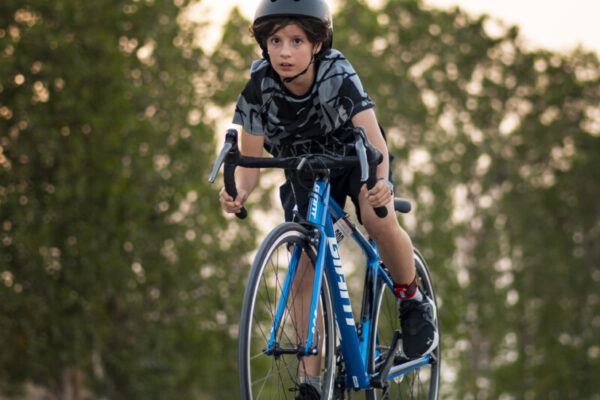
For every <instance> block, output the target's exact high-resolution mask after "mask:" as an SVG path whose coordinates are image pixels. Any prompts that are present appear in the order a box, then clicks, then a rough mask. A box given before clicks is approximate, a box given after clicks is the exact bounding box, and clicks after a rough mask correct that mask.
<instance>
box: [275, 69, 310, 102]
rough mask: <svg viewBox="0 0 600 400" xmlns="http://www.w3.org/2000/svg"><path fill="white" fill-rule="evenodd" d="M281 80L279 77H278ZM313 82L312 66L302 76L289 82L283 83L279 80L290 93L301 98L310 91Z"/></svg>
mask: <svg viewBox="0 0 600 400" xmlns="http://www.w3.org/2000/svg"><path fill="white" fill-rule="evenodd" d="M280 79H281V77H280ZM314 81H315V68H314V65H312V66H311V68H310V69H309V70H308V71H307V72H306V73H305V74H303V75H301V76H299V77H297V78H296V79H294V80H293V81H291V82H285V81H284V80H283V79H281V82H282V83H283V85H284V86H285V87H286V88H287V90H289V91H290V92H292V94H294V95H295V96H303V95H305V94H306V93H308V92H309V91H310V88H311V87H312V85H313V83H314Z"/></svg>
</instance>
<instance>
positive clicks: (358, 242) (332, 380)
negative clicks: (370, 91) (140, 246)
mask: <svg viewBox="0 0 600 400" xmlns="http://www.w3.org/2000/svg"><path fill="white" fill-rule="evenodd" d="M354 134H355V141H354V144H353V146H354V148H355V150H356V151H355V153H356V155H353V156H344V157H341V156H336V155H330V154H304V155H302V156H299V157H284V158H267V157H264V158H263V157H246V156H242V155H241V154H240V152H239V149H238V146H237V132H236V131H235V130H232V129H231V130H229V131H228V132H227V134H226V138H225V145H224V146H223V149H222V150H221V153H220V154H219V157H218V158H217V161H216V163H215V166H214V168H213V172H212V175H211V177H210V179H209V181H210V182H214V180H215V178H216V176H217V173H218V171H219V169H220V167H221V165H222V164H223V163H224V164H225V166H224V180H225V189H226V191H227V192H228V193H229V194H230V195H231V196H232V197H233V198H235V197H236V195H237V191H236V188H235V180H234V172H235V168H236V167H237V166H243V167H250V168H283V169H288V170H304V171H311V172H312V173H313V174H314V178H315V179H314V184H313V188H312V193H311V196H310V200H309V207H308V213H307V214H308V215H307V216H306V217H305V218H301V222H286V223H283V224H281V225H279V226H277V227H276V228H275V229H273V230H272V231H271V232H270V233H269V234H268V235H267V236H266V238H265V239H264V241H263V242H262V244H261V246H260V248H259V249H258V252H257V253H256V256H255V258H254V262H253V265H252V269H251V271H250V274H249V277H248V283H247V286H246V289H245V293H244V301H243V306H242V312H241V319H240V329H239V348H238V368H239V381H240V393H241V397H242V398H243V399H293V398H295V397H296V396H297V394H298V390H299V387H300V384H301V382H302V379H303V376H304V375H306V371H307V370H308V368H309V367H308V360H309V358H310V357H315V358H314V359H313V360H317V361H313V364H314V363H317V364H318V360H319V359H320V367H319V373H320V390H321V398H322V399H346V398H351V396H360V397H361V398H363V397H364V398H366V399H430V400H432V399H437V398H438V392H439V385H440V366H441V351H440V346H439V345H438V346H437V348H436V349H435V350H434V351H433V352H431V353H430V354H428V355H426V356H424V357H421V358H418V359H408V358H406V357H405V356H404V355H403V353H402V350H401V349H402V332H401V328H400V321H399V316H398V315H399V314H398V300H397V299H396V297H395V295H394V293H393V283H392V281H391V278H390V274H389V272H388V270H387V269H386V267H385V265H383V264H382V262H381V261H380V259H379V255H378V252H377V248H376V245H375V243H374V242H373V241H372V240H371V239H368V238H366V237H365V236H364V235H363V234H362V233H361V232H360V230H359V229H357V227H356V225H355V224H354V223H353V222H352V221H351V220H350V217H349V215H348V214H346V213H345V212H344V210H343V209H342V208H341V207H340V206H339V205H338V204H337V203H336V202H335V200H334V199H333V198H330V186H329V183H328V178H329V175H330V172H331V170H333V169H335V168H343V167H348V166H356V165H360V168H361V182H362V183H366V184H367V187H368V188H371V187H372V186H373V185H374V184H375V183H376V178H375V170H376V168H377V165H378V164H379V162H380V161H381V159H382V155H381V153H380V152H379V151H378V150H377V149H376V148H375V147H374V146H372V145H371V144H370V143H369V142H368V140H367V137H366V134H365V132H364V130H363V129H362V128H360V127H359V128H355V129H354ZM394 206H395V207H394V208H395V209H396V211H399V212H408V211H410V209H411V203H410V202H409V201H407V200H403V199H395V200H394ZM375 212H376V213H377V215H379V216H385V214H386V213H387V209H386V208H385V207H381V208H379V209H376V210H375ZM246 215H247V211H246V209H245V208H244V209H242V210H241V211H240V213H239V214H238V217H240V218H244V217H245V216H246ZM347 238H350V239H351V240H352V241H351V242H350V243H352V244H353V245H355V246H358V247H359V248H360V249H361V250H362V252H363V253H364V255H365V258H366V262H365V278H364V285H363V294H362V303H361V307H360V315H359V317H358V319H356V318H355V316H354V313H353V311H352V307H351V304H350V295H349V288H348V283H347V281H346V278H345V276H344V273H343V268H342V261H341V258H340V251H339V247H338V243H339V242H340V241H341V240H346V239H347ZM302 260H304V261H302ZM306 260H308V261H306ZM414 260H415V267H416V270H417V276H418V281H419V287H420V290H421V291H422V292H423V293H424V294H426V295H427V296H429V297H430V298H431V299H432V300H433V301H434V303H435V301H436V297H435V292H434V288H433V283H432V280H431V276H430V274H429V270H428V268H427V265H426V263H425V260H424V259H423V257H422V256H421V254H419V252H418V250H416V249H415V252H414ZM307 262H308V264H309V267H307V266H306V265H307ZM302 285H308V286H309V287H312V291H311V292H310V293H311V294H310V296H307V295H306V294H304V295H300V293H301V292H302V291H301V290H300V289H299V288H300V287H302ZM304 293H306V291H305V292H304ZM436 310H437V306H436ZM435 320H436V324H437V320H438V318H435ZM438 331H439V327H438ZM361 392H362V393H361ZM363 393H364V394H363Z"/></svg>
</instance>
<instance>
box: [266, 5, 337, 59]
mask: <svg viewBox="0 0 600 400" xmlns="http://www.w3.org/2000/svg"><path fill="white" fill-rule="evenodd" d="M293 16H298V17H312V18H316V19H320V20H322V21H326V22H328V23H329V26H330V27H331V31H332V34H330V35H329V37H328V38H327V40H326V41H325V42H324V43H323V47H322V48H321V51H320V52H321V53H324V52H325V51H327V50H329V49H330V48H331V46H332V44H333V21H332V19H331V12H330V11H329V7H328V6H327V3H326V2H325V0H262V1H261V2H260V4H259V5H258V7H257V8H256V13H255V14H254V24H256V23H257V22H259V21H260V20H261V19H263V18H270V17H293ZM258 44H259V45H260V47H261V49H262V50H263V53H266V49H265V48H264V47H263V46H264V44H263V43H260V42H259V43H258Z"/></svg>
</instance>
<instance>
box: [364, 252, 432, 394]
mask: <svg viewBox="0 0 600 400" xmlns="http://www.w3.org/2000/svg"><path fill="white" fill-rule="evenodd" d="M414 259H415V268H416V270H417V276H418V280H419V288H420V290H421V291H422V292H423V293H425V294H426V295H427V296H429V297H430V298H431V299H432V300H433V301H434V303H435V304H436V310H437V301H436V296H435V291H434V288H433V281H432V280H431V275H430V273H429V269H428V267H427V264H426V263H425V260H424V259H423V257H422V256H421V254H420V253H419V251H418V250H417V249H415V251H414ZM378 285H379V287H378V295H377V298H376V299H375V301H376V302H375V315H374V321H373V324H374V325H373V326H375V327H376V329H374V330H373V333H372V334H371V338H370V342H369V346H370V347H369V349H370V350H369V361H368V368H369V372H370V373H373V371H376V364H377V362H378V360H377V359H376V358H377V355H378V354H385V352H386V351H387V349H389V346H390V343H391V341H392V337H393V334H394V331H395V330H401V328H400V319H399V312H398V301H397V299H396V298H395V296H394V293H393V292H392V291H391V290H390V289H389V287H388V286H387V285H386V283H385V282H384V281H383V280H380V282H379V284H378ZM436 324H437V329H438V332H439V318H436ZM378 341H379V343H377V342H378ZM441 362H442V359H441V338H440V344H438V346H437V348H436V349H435V350H434V351H433V352H432V353H431V363H429V364H427V365H425V366H422V367H420V368H418V369H415V370H413V371H411V372H407V373H406V374H404V375H401V377H398V378H397V380H396V381H392V382H390V384H389V386H388V387H387V388H384V389H373V390H367V391H366V399H368V400H381V399H389V400H397V399H427V400H437V399H438V397H439V386H440V367H441Z"/></svg>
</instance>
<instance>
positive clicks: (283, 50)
mask: <svg viewBox="0 0 600 400" xmlns="http://www.w3.org/2000/svg"><path fill="white" fill-rule="evenodd" d="M290 47H291V45H290V44H289V43H285V42H284V43H283V45H282V46H281V55H282V56H289V55H290V54H291V51H290Z"/></svg>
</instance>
